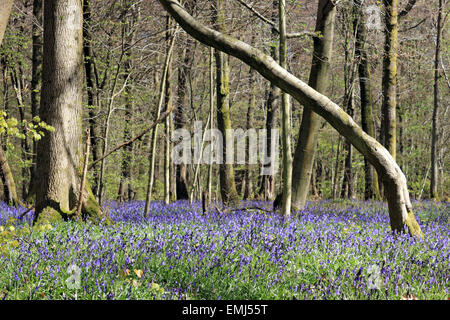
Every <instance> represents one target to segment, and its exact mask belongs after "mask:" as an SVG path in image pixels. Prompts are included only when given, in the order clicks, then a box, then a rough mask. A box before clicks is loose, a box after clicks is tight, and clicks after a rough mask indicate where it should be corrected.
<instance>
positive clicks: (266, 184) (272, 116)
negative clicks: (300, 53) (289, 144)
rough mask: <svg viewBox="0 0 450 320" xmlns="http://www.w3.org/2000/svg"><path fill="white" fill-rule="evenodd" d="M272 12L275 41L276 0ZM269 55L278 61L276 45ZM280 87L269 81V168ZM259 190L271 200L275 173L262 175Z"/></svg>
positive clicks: (267, 134)
mask: <svg viewBox="0 0 450 320" xmlns="http://www.w3.org/2000/svg"><path fill="white" fill-rule="evenodd" d="M272 7H273V14H272V18H271V21H272V23H273V24H272V29H271V41H272V43H275V42H276V41H278V39H279V36H278V34H279V31H278V29H276V28H275V25H276V23H277V19H278V15H277V13H278V0H273V3H272ZM270 56H271V57H272V59H274V60H275V61H279V52H278V50H277V48H276V46H270ZM280 95H281V91H280V89H279V88H278V87H277V86H275V85H274V84H273V83H272V82H270V86H269V94H268V98H267V115H266V150H265V158H266V159H270V162H269V163H268V164H267V166H268V167H269V168H270V167H271V166H273V165H274V163H275V161H276V158H275V157H276V156H277V155H275V154H272V148H271V145H272V138H273V137H272V129H275V128H277V127H278V110H279V104H280ZM261 192H263V194H264V199H265V200H273V199H274V198H275V173H272V174H267V175H264V176H263V177H262V181H261ZM261 192H260V193H261Z"/></svg>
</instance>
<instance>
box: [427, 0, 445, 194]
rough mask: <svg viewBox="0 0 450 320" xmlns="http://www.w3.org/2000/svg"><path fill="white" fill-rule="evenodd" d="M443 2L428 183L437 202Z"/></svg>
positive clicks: (439, 15)
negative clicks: (429, 179)
mask: <svg viewBox="0 0 450 320" xmlns="http://www.w3.org/2000/svg"><path fill="white" fill-rule="evenodd" d="M443 11H444V1H443V0H439V8H438V18H437V30H436V31H437V32H436V34H437V35H436V50H435V58H434V92H433V93H434V94H433V96H434V101H433V102H434V103H433V123H432V129H431V176H430V178H431V181H430V198H431V199H434V200H437V201H439V195H438V178H439V169H438V153H437V146H438V134H437V132H438V111H439V79H440V77H441V72H440V70H441V69H440V64H441V57H440V55H441V38H442V30H443V27H444V26H443V24H444V23H443V21H442V20H443V14H444V12H443Z"/></svg>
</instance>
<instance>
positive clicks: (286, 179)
mask: <svg viewBox="0 0 450 320" xmlns="http://www.w3.org/2000/svg"><path fill="white" fill-rule="evenodd" d="M278 17H279V29H280V66H281V67H282V68H284V69H287V44H286V1H285V0H279V5H278ZM281 111H282V113H281V115H282V117H281V136H282V145H283V198H282V199H283V200H282V207H281V214H282V215H283V216H285V217H287V216H290V215H291V200H292V150H291V124H290V115H291V105H290V101H289V95H288V94H287V93H286V92H282V94H281Z"/></svg>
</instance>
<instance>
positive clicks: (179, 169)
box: [175, 0, 196, 200]
mask: <svg viewBox="0 0 450 320" xmlns="http://www.w3.org/2000/svg"><path fill="white" fill-rule="evenodd" d="M195 2H196V1H193V0H188V1H185V7H186V9H187V10H188V11H189V12H192V10H193V9H194V7H195ZM192 49H193V41H192V39H190V38H189V37H186V45H185V46H184V48H183V49H182V55H181V57H180V58H181V61H183V63H182V64H181V66H180V67H179V69H178V91H177V97H178V98H177V108H176V110H175V128H176V129H184V128H185V127H186V121H187V120H186V107H187V105H188V103H187V102H186V92H187V91H188V90H187V80H188V79H189V78H190V74H191V69H192V63H193V52H192ZM186 173H187V164H186V163H182V164H178V165H176V173H175V175H176V198H177V199H178V200H187V199H189V192H188V189H187V180H186Z"/></svg>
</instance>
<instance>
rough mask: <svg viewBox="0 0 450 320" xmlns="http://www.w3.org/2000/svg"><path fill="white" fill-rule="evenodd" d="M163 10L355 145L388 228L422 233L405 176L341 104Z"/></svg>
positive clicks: (173, 5) (174, 9)
mask: <svg viewBox="0 0 450 320" xmlns="http://www.w3.org/2000/svg"><path fill="white" fill-rule="evenodd" d="M159 2H160V3H161V4H162V6H163V7H164V9H165V10H167V11H168V12H169V13H170V14H171V15H172V17H173V18H174V19H175V20H176V21H177V22H178V23H179V24H180V26H181V27H182V28H183V29H184V30H185V31H186V32H188V33H189V34H190V35H191V36H193V37H194V38H196V39H197V40H199V41H200V42H202V43H204V44H206V45H209V46H213V47H214V48H216V49H218V50H221V51H223V52H226V53H227V54H230V55H232V56H234V57H236V58H238V59H240V60H242V61H243V62H245V63H246V64H248V65H249V66H251V67H253V68H254V69H255V70H257V71H258V72H259V73H260V74H261V75H262V76H264V77H265V78H266V79H268V80H269V81H271V82H273V83H275V84H276V85H277V86H278V87H280V89H282V90H284V91H285V92H287V93H289V94H290V95H292V96H293V97H294V98H295V99H296V100H297V101H299V102H300V103H301V104H302V105H305V106H308V107H309V108H311V109H312V110H313V111H314V112H316V113H318V114H319V115H321V116H322V117H323V118H324V119H325V120H327V121H328V122H329V123H330V124H331V125H332V126H333V127H334V128H335V129H336V130H337V131H338V132H339V133H340V134H342V135H343V136H344V137H345V138H346V139H347V140H348V141H350V142H351V143H352V145H353V146H354V147H355V148H356V149H358V150H359V151H360V152H361V153H362V154H363V155H364V156H365V157H366V158H367V159H368V161H369V162H370V163H371V164H372V165H373V166H374V167H375V169H376V170H377V172H378V174H379V176H380V179H381V181H382V182H383V184H384V187H385V190H386V191H387V192H386V197H387V201H388V207H389V216H390V223H391V228H392V230H393V231H394V232H403V231H404V230H405V227H408V231H409V233H410V234H411V235H414V236H418V237H422V236H423V234H422V231H421V229H420V226H419V224H418V223H417V221H416V218H415V216H414V213H413V211H412V205H411V201H410V198H409V192H408V188H407V184H406V177H405V175H404V174H403V172H402V171H401V169H400V167H399V166H398V165H397V163H396V162H395V160H394V158H393V157H392V155H391V154H390V153H389V152H388V151H387V150H386V148H384V147H383V146H382V145H381V144H380V143H378V142H377V141H376V140H375V139H374V138H373V137H371V136H369V135H368V134H367V133H365V132H364V131H363V130H362V129H361V128H360V127H359V126H358V125H357V124H356V122H355V121H354V120H353V119H352V118H351V117H350V116H349V115H348V114H347V113H345V111H344V110H342V108H340V107H339V106H338V105H337V104H335V103H334V102H332V101H331V100H330V99H329V98H328V97H326V96H325V95H323V94H321V93H319V92H317V91H316V90H314V89H313V88H311V87H310V86H308V85H307V84H306V83H304V82H303V81H301V80H300V79H298V78H297V77H295V76H294V75H292V74H291V73H289V72H288V71H287V70H286V69H284V68H282V67H281V66H280V65H279V64H278V63H277V62H275V61H274V60H273V59H272V58H271V57H270V56H268V55H266V54H264V53H263V52H261V51H260V50H258V49H256V48H254V47H252V46H250V45H248V44H247V43H245V42H243V41H240V40H237V39H235V38H233V37H231V36H229V35H225V34H223V33H222V32H219V31H216V30H213V29H211V28H208V27H205V26H204V25H202V24H200V23H199V22H197V21H196V20H195V19H194V18H193V17H192V16H191V15H189V13H187V12H186V11H185V10H184V8H183V7H182V5H181V4H180V3H179V2H178V1H175V0H159Z"/></svg>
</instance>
